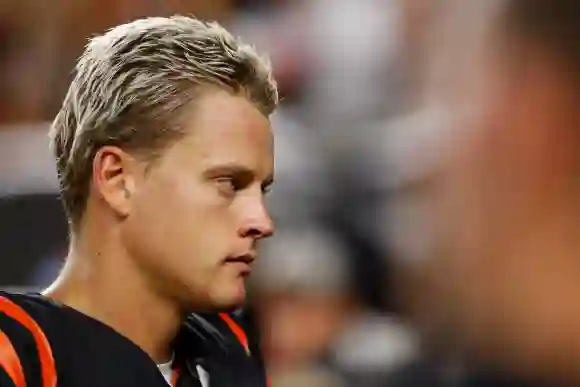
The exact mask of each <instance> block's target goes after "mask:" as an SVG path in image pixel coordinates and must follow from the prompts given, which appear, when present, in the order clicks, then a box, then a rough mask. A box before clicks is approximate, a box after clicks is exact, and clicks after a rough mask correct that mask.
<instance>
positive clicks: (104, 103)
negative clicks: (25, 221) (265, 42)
mask: <svg viewBox="0 0 580 387" xmlns="http://www.w3.org/2000/svg"><path fill="white" fill-rule="evenodd" d="M75 70H76V71H75V77H74V79H73V81H72V83H71V85H70V88H69V90H68V93H67V95H66V97H65V99H64V102H63V105H62V108H61V110H60V112H59V113H58V115H57V116H56V119H55V120H54V122H53V124H52V127H51V130H50V139H51V146H52V148H53V151H54V154H55V157H56V165H57V172H58V177H59V182H60V187H61V197H62V201H63V204H64V208H65V211H66V213H67V216H68V218H69V222H70V223H71V224H72V225H73V226H74V225H75V224H76V223H78V221H79V220H80V218H81V217H82V215H83V213H84V210H85V207H86V202H87V198H88V191H89V184H90V180H91V176H92V164H93V159H94V157H95V155H96V153H97V151H98V150H99V148H101V147H103V146H106V145H115V146H119V147H121V148H124V149H127V150H130V151H134V152H139V153H142V154H144V155H148V156H153V155H154V154H155V153H156V151H159V150H162V149H163V148H165V147H167V146H168V145H170V144H171V143H172V142H173V141H176V140H177V139H179V138H180V137H181V136H183V135H184V133H183V131H182V130H180V129H179V126H178V125H175V122H176V120H177V118H178V116H179V110H180V109H181V108H182V107H183V106H184V105H186V104H189V103H190V102H192V101H193V102H194V98H195V97H196V95H198V94H199V92H200V91H201V90H202V89H203V88H206V87H207V86H216V87H219V88H223V89H226V90H228V91H230V92H232V93H242V94H243V95H244V96H246V97H247V98H248V100H250V101H251V102H252V103H254V104H255V106H256V107H257V108H258V109H259V110H260V111H261V112H262V113H263V114H264V115H266V116H269V115H270V114H271V113H272V112H273V111H274V110H275V108H276V106H277V105H278V90H277V86H276V82H275V80H274V79H273V76H272V70H271V66H270V63H269V61H268V60H267V59H265V58H263V57H260V56H259V55H258V54H257V52H256V51H255V50H254V49H253V48H252V47H251V46H249V45H247V44H244V43H242V42H241V41H239V40H238V39H235V38H234V37H233V36H232V35H231V34H230V33H229V32H227V31H226V30H225V29H223V28H222V27H221V26H220V25H218V24H217V23H205V22H202V21H200V20H197V19H195V18H193V17H185V16H174V17H170V18H164V17H152V18H146V19H140V20H136V21H134V22H131V23H128V24H124V25H120V26H117V27H115V28H113V29H111V30H109V31H108V32H107V33H105V34H104V35H102V36H97V37H95V38H93V39H91V40H90V42H89V43H88V45H87V47H86V49H85V52H84V53H83V55H82V56H81V57H80V59H79V61H78V63H77V66H76V68H75Z"/></svg>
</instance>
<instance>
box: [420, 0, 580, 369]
mask: <svg viewBox="0 0 580 387" xmlns="http://www.w3.org/2000/svg"><path fill="white" fill-rule="evenodd" d="M484 3H488V0H481V1H477V2H461V1H458V2H457V5H458V7H459V8H458V9H456V12H458V15H457V16H458V17H457V18H454V19H453V20H452V22H451V23H450V24H449V25H448V28H449V31H451V33H450V34H449V35H444V37H443V39H444V40H442V43H443V44H441V45H440V46H439V47H438V48H437V49H438V50H439V55H441V56H440V58H441V59H442V60H443V62H441V63H440V67H438V68H436V69H435V71H434V74H435V75H436V76H437V79H438V82H439V83H438V84H437V86H436V87H434V88H433V89H431V93H430V98H431V99H430V101H436V103H437V106H438V107H439V108H440V109H442V110H443V111H444V113H445V114H443V116H446V117H447V119H448V122H447V124H446V126H447V128H448V132H447V133H446V136H448V137H447V138H446V139H447V140H446V141H445V148H444V152H443V153H442V154H443V157H442V159H441V165H440V169H439V170H438V171H439V175H438V176H437V177H436V178H435V179H434V180H435V181H434V183H433V185H432V191H431V192H430V195H431V196H430V200H431V202H430V204H431V206H430V209H431V210H433V211H434V214H435V215H433V213H430V214H429V215H430V216H431V219H430V220H431V221H433V223H434V224H435V225H436V227H434V228H433V230H432V233H433V235H435V236H436V238H434V239H435V240H436V241H437V242H438V245H437V246H433V247H434V249H433V250H431V253H432V256H431V258H433V257H436V258H438V259H436V260H432V261H431V263H432V267H431V268H430V269H431V270H432V272H433V273H435V274H436V275H435V279H434V281H433V283H435V284H436V287H437V290H436V291H432V292H430V293H429V294H428V295H427V298H429V299H430V301H431V302H427V303H426V304H428V305H432V306H433V309H432V310H431V313H430V316H427V318H433V317H434V316H435V317H436V318H440V319H443V320H444V321H442V323H444V324H449V323H450V322H453V327H454V328H453V329H452V330H451V332H450V334H451V335H452V336H451V339H452V341H453V343H452V344H456V343H458V342H461V341H462V340H461V339H465V341H463V344H465V343H468V344H469V345H470V348H471V349H472V350H473V349H476V352H479V353H480V354H485V355H486V356H487V355H491V356H493V357H494V358H495V359H498V358H502V359H505V358H510V359H511V360H510V361H514V362H522V363H521V364H526V366H524V367H527V368H530V366H529V365H530V364H536V365H537V364H541V363H542V361H538V362H534V361H533V360H532V358H534V357H536V358H535V360H538V359H540V358H543V359H544V360H546V358H544V357H545V356H547V357H548V358H549V357H550V354H553V353H554V352H553V351H552V350H553V349H554V348H555V346H557V345H559V344H562V343H563V341H562V338H563V337H571V336H567V335H566V334H565V333H564V331H565V330H567V329H569V328H570V327H569V326H565V325H562V322H563V321H570V320H571V319H570V317H571V316H573V315H574V314H575V313H577V312H578V308H576V307H574V305H576V304H577V302H570V301H571V299H570V297H571V296H572V295H573V294H578V293H577V292H578V290H580V289H579V287H578V286H577V285H576V284H577V283H578V278H579V276H580V265H579V264H578V262H577V260H575V261H573V260H569V259H567V258H564V257H562V256H561V255H559V254H558V252H556V251H552V253H550V254H549V256H546V255H545V254H539V253H538V251H542V250H541V249H542V247H543V246H542V245H541V244H540V241H542V242H544V241H545V240H546V239H547V238H549V239H551V238H554V237H555V236H557V235H560V236H562V235H563V234H562V230H561V229H560V228H559V227H560V226H561V224H560V222H561V221H564V220H565V219H564V218H562V219H559V218H558V216H559V214H560V213H559V212H558V211H560V210H561V208H560V207H562V206H561V203H562V200H568V199H569V198H568V196H570V195H569V192H570V191H569V190H568V191H567V189H568V188H570V187H572V186H573V184H570V183H571V182H572V180H573V174H572V168H573V164H574V162H573V161H572V160H574V158H575V157H577V156H574V151H575V148H576V151H577V145H575V142H576V141H575V140H574V137H573V136H574V134H573V133H574V132H575V129H577V128H578V126H577V121H575V120H577V117H576V116H577V113H576V111H577V108H574V106H575V105H576V104H577V102H578V95H577V94H576V95H575V94H574V93H575V92H574V91H572V90H573V89H572V88H571V87H570V85H572V84H573V82H571V81H570V80H567V75H566V74H565V73H563V72H560V71H559V67H558V63H557V61H556V59H555V58H553V57H551V56H550V55H549V54H548V52H547V51H546V50H545V49H543V48H542V47H541V45H535V44H531V43H530V42H527V41H525V39H524V40H521V41H517V40H515V39H514V40H513V41H511V40H510V38H509V36H508V35H507V34H506V35H504V34H505V32H504V31H502V30H501V29H499V28H498V27H497V26H494V23H495V22H496V21H497V19H496V16H494V12H495V11H497V9H496V10H492V8H490V9H488V10H487V12H482V11H481V10H468V9H467V8H468V7H469V6H474V7H475V6H477V4H484ZM488 4H491V2H489V3H488ZM459 9H463V10H464V11H465V13H464V14H463V15H462V14H460V11H459ZM498 9H499V8H498ZM453 23H455V24H453ZM460 38H461V39H460ZM463 39H465V40H463ZM446 48H450V49H449V50H447V49H446ZM570 128H572V129H574V130H569V129H570ZM576 136H577V134H576ZM576 160H577V159H576ZM567 192H568V193H567ZM560 215H564V217H565V212H562V213H561V214H560ZM536 243H537V244H536ZM447 327H449V325H447ZM532 368H533V367H532Z"/></svg>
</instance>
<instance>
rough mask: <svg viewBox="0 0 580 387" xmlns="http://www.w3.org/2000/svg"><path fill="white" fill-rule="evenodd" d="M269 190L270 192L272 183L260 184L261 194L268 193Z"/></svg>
mask: <svg viewBox="0 0 580 387" xmlns="http://www.w3.org/2000/svg"><path fill="white" fill-rule="evenodd" d="M270 192H272V185H270V184H268V185H264V186H262V194H263V195H268V194H269V193H270Z"/></svg>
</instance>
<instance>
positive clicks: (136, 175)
mask: <svg viewBox="0 0 580 387" xmlns="http://www.w3.org/2000/svg"><path fill="white" fill-rule="evenodd" d="M277 103H278V92H277V87H276V84H275V82H274V80H273V79H272V76H271V69H270V67H269V64H268V62H266V61H265V60H263V59H262V58H260V57H259V56H258V55H257V54H256V52H255V51H254V50H253V49H252V48H251V47H250V46H248V45H245V44H243V43H241V42H239V41H237V40H235V39H234V38H233V37H232V36H231V35H230V34H229V33H228V32H226V31H225V30H224V29H222V28H221V27H220V26H218V25H217V24H206V23H203V22H201V21H199V20H196V19H193V18H187V17H173V18H149V19H142V20H138V21H135V22H133V23H129V24H126V25H122V26H119V27H116V28H114V29H112V30H111V31H109V32H108V33H106V34H104V35H103V36H99V37H96V38H94V39H92V40H91V42H90V43H89V44H88V46H87V49H86V51H85V53H84V54H83V56H82V57H81V58H80V60H79V62H78V65H77V67H76V74H75V78H74V80H73V82H72V84H71V86H70V89H69V92H68V94H67V96H66V98H65V100H64V103H63V106H62V109H61V110H60V112H59V114H58V116H57V117H56V119H55V121H54V123H53V126H52V130H51V142H52V147H53V149H54V153H55V156H56V162H57V170H58V175H59V181H60V184H61V193H62V200H63V203H64V207H65V210H66V213H67V215H68V219H69V223H70V233H71V242H70V252H69V256H68V258H67V261H66V265H65V268H64V270H63V271H62V274H61V275H60V277H59V278H58V279H57V281H56V282H55V283H54V284H53V285H52V286H51V287H50V288H49V289H48V290H47V291H46V292H45V293H44V294H43V295H40V294H36V295H17V294H8V293H1V294H0V311H1V312H2V314H0V386H2V387H7V386H15V387H24V386H29V387H40V386H45V387H55V386H61V387H81V386H82V387H90V386H143V387H144V386H151V387H153V386H166V385H168V384H171V385H173V386H179V387H187V386H207V385H208V379H209V383H210V384H211V386H251V387H254V386H266V378H265V373H264V370H263V366H262V364H261V360H260V356H259V350H258V348H257V345H256V342H255V341H253V340H252V337H248V336H247V335H246V334H245V332H244V329H243V328H242V327H241V325H243V322H242V321H241V317H240V316H239V315H238V314H233V313H232V314H230V313H229V312H232V311H233V310H236V309H238V308H239V307H240V306H241V305H242V304H243V302H244V299H245V283H244V281H245V277H246V276H247V275H248V274H249V272H250V270H251V264H252V262H253V261H254V259H255V258H256V244H257V242H258V241H259V240H260V239H262V238H265V237H268V236H270V235H271V234H272V232H273V225H272V221H271V219H270V217H269V215H268V213H267V211H266V208H265V206H264V194H265V192H266V190H267V188H268V186H269V185H270V184H271V183H272V179H273V137H272V132H271V128H270V122H269V118H268V117H269V116H270V114H271V113H272V112H273V110H274V109H275V108H276V106H277ZM192 312H207V314H192ZM220 313H221V314H220Z"/></svg>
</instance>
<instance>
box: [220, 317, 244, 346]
mask: <svg viewBox="0 0 580 387" xmlns="http://www.w3.org/2000/svg"><path fill="white" fill-rule="evenodd" d="M220 317H221V318H222V320H224V321H225V322H226V324H228V326H229V327H230V329H231V330H232V332H234V335H236V337H237V338H238V340H239V341H240V344H242V347H244V350H245V351H246V353H247V354H248V355H250V347H249V345H248V337H247V336H246V332H244V330H243V329H242V328H241V327H240V326H239V325H238V323H236V322H235V321H234V320H233V319H232V318H231V317H230V316H229V315H228V314H227V313H220Z"/></svg>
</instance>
